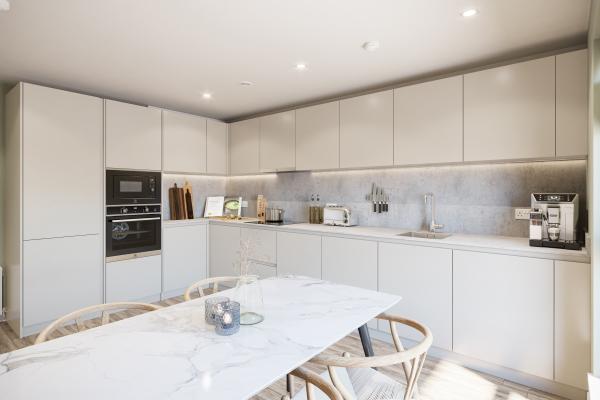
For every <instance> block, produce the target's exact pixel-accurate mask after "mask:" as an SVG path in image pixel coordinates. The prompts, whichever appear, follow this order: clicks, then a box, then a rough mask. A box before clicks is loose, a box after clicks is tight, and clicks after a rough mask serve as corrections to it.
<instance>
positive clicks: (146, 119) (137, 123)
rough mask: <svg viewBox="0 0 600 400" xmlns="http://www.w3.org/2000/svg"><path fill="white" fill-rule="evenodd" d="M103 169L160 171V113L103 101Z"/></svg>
mask: <svg viewBox="0 0 600 400" xmlns="http://www.w3.org/2000/svg"><path fill="white" fill-rule="evenodd" d="M105 115H106V125H105V130H106V167H107V168H123V169H147V170H154V171H160V170H161V167H162V157H161V137H162V134H161V110H159V109H158V108H151V107H143V106H137V105H134V104H128V103H121V102H118V101H112V100H106V114H105Z"/></svg>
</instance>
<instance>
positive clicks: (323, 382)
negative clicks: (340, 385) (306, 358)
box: [281, 367, 344, 400]
mask: <svg viewBox="0 0 600 400" xmlns="http://www.w3.org/2000/svg"><path fill="white" fill-rule="evenodd" d="M289 375H292V376H295V377H297V378H300V379H302V380H304V382H305V385H306V386H305V388H304V390H303V391H301V392H298V394H297V395H296V396H294V399H306V400H317V397H315V392H314V388H315V387H317V388H318V389H319V390H320V391H321V392H320V393H319V394H322V395H324V396H326V398H328V399H330V400H344V398H343V397H342V395H341V394H340V392H339V391H338V390H337V389H336V388H335V386H333V385H332V384H331V382H329V381H327V379H324V378H323V377H321V376H320V375H319V374H316V373H314V372H311V371H309V370H307V369H305V368H302V367H300V368H297V369H295V370H294V371H292V372H290V373H289ZM322 397H323V396H319V398H322ZM290 399H291V393H287V394H286V395H284V396H283V397H282V398H281V400H290Z"/></svg>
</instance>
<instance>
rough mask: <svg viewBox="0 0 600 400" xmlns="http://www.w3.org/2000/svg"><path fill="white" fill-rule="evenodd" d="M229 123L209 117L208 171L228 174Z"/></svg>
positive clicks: (207, 124) (207, 134) (207, 126)
mask: <svg viewBox="0 0 600 400" xmlns="http://www.w3.org/2000/svg"><path fill="white" fill-rule="evenodd" d="M228 132H229V128H228V125H227V124H226V123H224V122H221V121H217V120H214V119H209V120H208V121H207V122H206V172H207V173H209V174H214V175H227V143H228V138H227V136H228Z"/></svg>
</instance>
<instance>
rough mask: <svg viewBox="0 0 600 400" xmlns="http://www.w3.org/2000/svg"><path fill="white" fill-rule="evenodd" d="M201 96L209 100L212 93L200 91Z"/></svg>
mask: <svg viewBox="0 0 600 400" xmlns="http://www.w3.org/2000/svg"><path fill="white" fill-rule="evenodd" d="M202 98H203V99H205V100H210V99H212V94H211V93H209V92H204V93H202Z"/></svg>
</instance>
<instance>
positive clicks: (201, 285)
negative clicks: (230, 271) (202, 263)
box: [183, 276, 240, 301]
mask: <svg viewBox="0 0 600 400" xmlns="http://www.w3.org/2000/svg"><path fill="white" fill-rule="evenodd" d="M239 280H240V277H239V276H216V277H214V278H207V279H202V280H201V281H198V282H196V283H194V284H192V285H191V286H190V287H189V288H187V290H186V291H185V293H184V295H183V298H184V299H185V301H189V300H191V299H192V292H193V291H194V290H197V291H198V295H199V296H200V297H203V296H206V295H208V294H211V293H215V292H218V291H219V284H221V283H226V282H233V283H234V284H237V282H238V281H239ZM210 285H212V290H211V292H210V293H204V290H205V289H210ZM205 286H207V287H206V288H205Z"/></svg>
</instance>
